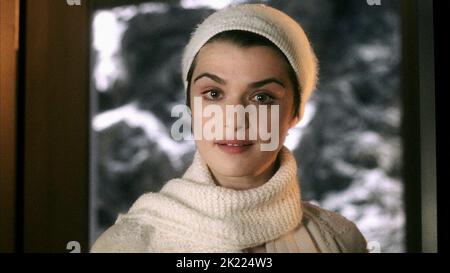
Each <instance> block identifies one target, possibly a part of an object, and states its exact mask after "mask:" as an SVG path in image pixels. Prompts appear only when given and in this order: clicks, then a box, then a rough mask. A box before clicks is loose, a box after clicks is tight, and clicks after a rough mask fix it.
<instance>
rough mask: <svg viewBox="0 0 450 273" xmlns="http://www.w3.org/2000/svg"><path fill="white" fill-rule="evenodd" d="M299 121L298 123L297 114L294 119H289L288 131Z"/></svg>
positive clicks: (298, 115)
mask: <svg viewBox="0 0 450 273" xmlns="http://www.w3.org/2000/svg"><path fill="white" fill-rule="evenodd" d="M299 121H300V114H297V115H295V117H293V118H292V119H291V122H290V123H289V129H291V128H292V127H294V126H295V125H296V124H297V123H298V122H299Z"/></svg>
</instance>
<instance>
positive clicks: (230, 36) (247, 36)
mask: <svg viewBox="0 0 450 273" xmlns="http://www.w3.org/2000/svg"><path fill="white" fill-rule="evenodd" d="M214 41H224V42H231V43H232V44H234V45H236V46H238V47H242V48H248V47H252V46H268V47H270V48H273V49H274V50H275V51H277V52H278V53H279V54H280V55H281V56H283V58H284V60H285V62H286V64H287V69H288V74H289V79H290V80H291V82H292V86H293V87H294V90H293V91H294V115H293V116H294V117H295V116H297V115H298V110H299V109H298V108H299V105H300V93H299V92H300V88H299V83H298V80H297V76H296V74H295V71H294V69H293V68H292V66H291V65H290V63H289V61H288V59H287V58H286V55H284V53H283V52H282V51H281V50H280V49H279V48H278V47H277V46H276V45H275V44H274V43H272V42H271V41H270V40H269V39H267V38H265V37H263V36H261V35H259V34H256V33H253V32H249V31H245V30H228V31H224V32H220V33H218V34H216V35H214V36H213V37H212V38H211V39H209V40H208V42H206V44H208V43H212V42H214ZM197 54H198V53H197ZM196 60H197V55H196V56H195V58H194V60H193V61H192V64H191V67H190V68H189V72H188V74H187V79H186V80H187V82H188V86H187V90H186V92H187V96H186V105H187V106H188V107H190V106H191V105H190V97H191V80H192V73H193V72H194V69H195V65H196Z"/></svg>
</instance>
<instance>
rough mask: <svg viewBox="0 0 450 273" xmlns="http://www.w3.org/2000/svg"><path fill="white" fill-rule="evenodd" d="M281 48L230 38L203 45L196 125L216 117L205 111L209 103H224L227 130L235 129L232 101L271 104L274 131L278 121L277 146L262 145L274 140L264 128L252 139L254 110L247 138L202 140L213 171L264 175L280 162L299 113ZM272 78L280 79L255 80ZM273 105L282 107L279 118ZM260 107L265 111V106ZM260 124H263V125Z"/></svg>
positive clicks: (195, 86)
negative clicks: (264, 133) (230, 120)
mask: <svg viewBox="0 0 450 273" xmlns="http://www.w3.org/2000/svg"><path fill="white" fill-rule="evenodd" d="M279 54H280V53H278V52H277V51H275V50H274V49H272V48H270V47H267V46H252V47H247V48H243V47H238V46H236V45H234V44H232V43H230V42H224V41H214V42H211V43H208V44H206V45H205V46H204V47H203V48H202V49H201V50H200V51H199V53H198V55H197V57H196V65H195V68H194V71H193V73H192V78H191V83H190V84H191V85H190V90H191V97H190V105H191V109H192V116H193V125H194V126H198V125H199V124H198V123H201V125H202V126H203V125H205V123H206V122H208V120H209V119H211V118H214V116H212V117H204V116H202V113H203V109H204V108H205V107H207V106H208V105H216V106H219V107H220V108H221V109H222V111H223V113H224V115H223V126H224V128H222V129H223V132H225V131H226V130H230V128H229V123H227V122H226V121H227V118H226V115H225V113H226V108H225V106H226V105H231V106H236V105H242V106H243V107H246V106H248V105H255V106H256V108H257V109H259V107H258V106H260V105H267V107H268V111H267V112H268V115H267V119H266V120H267V124H265V125H266V126H267V128H268V129H269V131H270V130H272V129H273V128H277V127H278V135H277V137H278V142H277V143H278V145H277V146H276V148H275V149H273V150H271V151H267V149H261V145H262V144H264V143H267V142H269V141H270V140H266V141H263V140H261V137H260V134H258V136H257V138H256V139H253V140H250V139H249V134H248V128H249V127H250V126H249V124H248V122H249V119H248V115H246V119H245V121H246V127H245V128H246V129H245V130H247V131H246V132H247V134H246V139H245V141H238V142H227V141H218V140H217V139H213V140H206V139H204V138H203V139H200V140H196V145H197V148H198V151H199V153H200V154H201V156H202V158H203V159H204V160H205V162H206V164H207V165H208V166H209V168H210V169H211V171H212V172H213V174H215V175H220V176H227V177H235V178H237V177H244V176H247V177H248V176H258V175H260V174H261V173H262V172H264V171H265V170H266V169H267V168H269V167H270V166H272V164H273V163H274V162H275V160H276V158H277V154H278V152H279V150H280V149H281V148H282V146H283V142H284V139H285V137H286V134H287V131H288V129H289V128H290V127H292V126H294V125H295V124H296V123H297V121H298V117H294V116H293V112H294V102H293V99H294V95H293V92H294V91H293V85H292V83H291V81H290V80H289V74H288V69H287V67H288V65H289V64H288V63H287V62H286V61H285V60H284V59H283V57H282V56H280V55H279ZM266 79H275V80H274V81H270V80H269V81H265V83H263V84H259V86H257V85H255V84H254V83H258V82H262V81H264V80H266ZM195 97H197V98H201V102H202V106H198V105H195V104H194V98H195ZM271 106H278V107H279V115H278V118H276V119H275V120H271V115H270V113H271V111H270V109H271ZM272 109H273V108H272ZM198 111H200V114H199V113H198ZM257 112H258V114H260V112H259V110H257ZM198 117H200V118H198ZM234 121H235V122H234V127H233V128H231V130H232V131H236V130H238V126H237V117H236V119H235V120H234ZM259 122H260V121H259ZM260 126H261V124H258V126H257V128H258V129H259V128H260ZM225 127H228V128H225ZM223 139H224V140H236V139H238V138H237V136H236V134H235V135H234V137H233V138H230V137H229V136H225V135H224V137H223ZM236 146H237V147H236Z"/></svg>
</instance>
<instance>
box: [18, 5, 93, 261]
mask: <svg viewBox="0 0 450 273" xmlns="http://www.w3.org/2000/svg"><path fill="white" fill-rule="evenodd" d="M88 53H89V25H88V7H87V3H86V1H81V5H80V6H76V5H75V6H69V5H68V4H67V3H66V1H61V0H39V1H35V0H28V1H27V2H26V57H25V173H24V251H25V252H67V250H66V245H67V243H68V242H69V241H78V242H79V243H80V244H81V250H82V251H87V248H88V245H87V242H88V238H87V237H88V202H89V200H88V129H89V126H88V124H89V121H88V111H89V107H88V105H89V104H88V97H89V96H88V95H89V89H88V86H89V69H88V67H89V66H88V60H89V56H88Z"/></svg>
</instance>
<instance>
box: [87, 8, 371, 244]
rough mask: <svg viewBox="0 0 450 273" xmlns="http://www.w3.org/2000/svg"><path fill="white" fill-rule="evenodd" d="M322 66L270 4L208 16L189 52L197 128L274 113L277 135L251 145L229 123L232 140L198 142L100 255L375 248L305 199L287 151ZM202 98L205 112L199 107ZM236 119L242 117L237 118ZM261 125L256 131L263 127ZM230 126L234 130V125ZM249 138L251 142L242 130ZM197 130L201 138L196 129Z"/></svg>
mask: <svg viewBox="0 0 450 273" xmlns="http://www.w3.org/2000/svg"><path fill="white" fill-rule="evenodd" d="M317 70H318V69H317V60H316V57H315V55H314V52H313V49H312V48H311V46H310V43H309V41H308V38H307V37H306V35H305V33H304V32H303V30H302V28H301V27H300V25H298V23H296V22H295V21H294V20H293V19H292V18H290V17H289V16H288V15H286V14H285V13H283V12H281V11H279V10H277V9H274V8H271V7H269V6H266V5H263V4H241V5H236V6H231V7H228V8H226V9H223V10H220V11H218V12H216V13H214V14H212V15H211V16H209V17H208V18H206V19H205V20H204V21H203V22H202V23H201V24H200V25H199V26H198V27H197V28H196V30H195V31H194V32H193V34H192V36H191V39H190V41H189V43H188V45H187V46H186V48H185V50H184V52H183V58H182V72H183V82H184V84H185V88H186V91H187V104H188V105H189V106H191V110H192V116H193V125H194V127H195V126H200V127H205V125H206V123H208V122H209V121H210V120H211V118H208V117H204V116H203V115H201V114H200V115H198V114H199V113H202V112H203V111H204V110H205V108H206V107H208V106H211V105H213V106H215V107H216V108H217V107H219V108H220V109H222V110H224V111H225V109H226V106H227V105H228V106H230V105H231V106H236V105H242V106H249V105H254V106H256V107H257V109H258V110H257V112H258V114H261V113H262V110H260V109H263V108H261V107H260V106H267V107H268V109H269V110H268V114H269V115H270V114H271V113H275V112H274V111H275V109H276V114H277V115H276V117H277V118H276V119H275V120H273V119H270V120H268V121H264V122H265V123H264V124H263V125H264V127H265V128H269V131H271V132H276V135H272V137H271V138H278V141H277V142H276V143H278V144H277V146H276V147H275V148H274V149H262V146H263V144H265V143H267V142H268V141H271V140H273V139H262V138H261V136H260V135H259V134H258V135H257V137H256V138H255V139H250V138H249V137H248V135H250V134H249V128H250V126H249V124H250V123H251V121H250V120H249V118H248V115H247V114H246V115H245V123H244V125H245V126H244V127H242V126H240V125H242V123H238V122H231V123H230V122H228V117H229V116H227V115H224V116H223V119H224V123H223V124H225V125H224V127H226V128H216V129H217V130H219V129H223V130H224V131H227V130H229V131H230V130H231V131H232V132H233V133H234V135H233V137H232V138H229V137H228V136H227V137H224V138H222V139H221V138H214V139H209V138H208V139H205V138H201V137H200V138H197V137H196V146H197V152H196V154H195V157H194V160H193V163H192V165H191V166H190V167H189V168H188V170H187V171H186V173H185V174H184V175H183V177H181V178H179V179H173V180H171V181H169V182H167V183H166V184H165V186H164V187H163V188H162V189H161V191H160V192H158V193H147V194H144V195H142V196H141V197H140V198H139V199H138V200H137V201H136V202H135V203H134V204H133V206H132V207H131V209H130V210H129V211H128V213H127V214H124V215H119V217H118V219H117V221H116V223H115V224H114V225H113V226H112V227H110V228H109V229H108V230H107V231H105V232H104V233H103V234H102V235H101V236H100V238H99V239H98V240H97V241H96V242H95V244H94V246H93V247H92V250H91V251H92V252H253V253H257V252H367V247H366V241H365V239H364V237H363V236H362V234H361V233H360V232H359V230H358V228H357V227H356V226H355V225H354V224H353V223H352V222H350V221H349V220H347V219H345V218H344V217H342V216H340V215H338V214H336V213H334V212H330V211H326V210H324V209H321V208H319V207H317V206H313V205H311V204H309V203H307V202H302V201H301V194H300V187H299V183H298V181H297V164H296V162H295V159H294V157H293V155H292V154H291V152H290V151H289V150H288V149H287V148H286V147H284V146H283V142H284V139H285V137H286V135H287V133H288V130H289V128H291V127H293V126H295V124H296V123H297V122H299V121H300V120H301V117H302V116H303V112H304V107H305V103H306V101H307V100H308V98H309V97H310V95H311V93H312V91H313V90H314V88H315V85H316V81H317ZM195 99H197V102H198V101H200V102H202V104H201V106H198V104H196V103H194V102H195ZM232 118H233V121H234V118H235V116H234V115H233V116H232ZM260 123H261V121H259V123H258V127H261V124H260ZM230 124H231V125H230ZM239 130H244V131H245V132H247V134H246V138H245V139H238V138H236V132H237V131H239ZM194 134H195V132H194Z"/></svg>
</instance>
